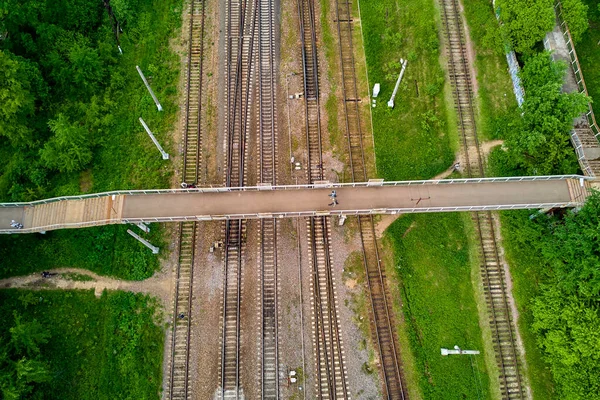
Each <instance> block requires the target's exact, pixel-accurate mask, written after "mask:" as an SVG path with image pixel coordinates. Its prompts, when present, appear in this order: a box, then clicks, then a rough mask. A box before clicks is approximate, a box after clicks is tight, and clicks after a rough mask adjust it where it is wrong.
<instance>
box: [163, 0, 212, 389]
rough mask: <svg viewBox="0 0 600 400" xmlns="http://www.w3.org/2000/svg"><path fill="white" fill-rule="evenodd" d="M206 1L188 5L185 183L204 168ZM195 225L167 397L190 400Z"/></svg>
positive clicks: (190, 227) (185, 256)
mask: <svg viewBox="0 0 600 400" xmlns="http://www.w3.org/2000/svg"><path fill="white" fill-rule="evenodd" d="M204 18H205V11H204V1H202V0H192V1H191V2H190V4H189V28H188V29H189V38H188V61H187V71H186V80H187V86H186V114H185V128H184V137H183V144H184V149H183V174H182V175H183V176H182V179H183V181H184V182H194V183H195V182H198V178H199V171H200V165H201V162H202V160H201V146H202V129H201V123H200V121H201V105H202V56H203V40H204ZM195 246H196V223H194V222H183V223H181V224H179V256H178V265H177V282H176V285H175V300H174V307H173V332H172V337H171V364H170V375H169V385H168V389H167V397H168V398H169V399H185V400H187V399H188V398H190V389H189V382H188V380H189V359H190V328H191V323H192V321H191V318H192V313H191V311H192V283H193V269H194V249H195Z"/></svg>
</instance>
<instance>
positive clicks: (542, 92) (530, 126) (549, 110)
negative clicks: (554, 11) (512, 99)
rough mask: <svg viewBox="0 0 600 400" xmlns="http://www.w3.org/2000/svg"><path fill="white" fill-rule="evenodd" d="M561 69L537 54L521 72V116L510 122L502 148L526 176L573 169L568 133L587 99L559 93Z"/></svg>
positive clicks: (572, 154)
mask: <svg viewBox="0 0 600 400" xmlns="http://www.w3.org/2000/svg"><path fill="white" fill-rule="evenodd" d="M565 68H566V66H565V65H564V64H559V63H555V62H554V61H552V59H551V57H550V54H549V53H540V54H538V55H535V56H532V57H529V58H528V59H527V60H526V61H525V65H524V67H523V70H522V72H521V79H522V82H523V86H524V87H525V93H526V97H525V101H524V103H523V106H522V111H523V116H522V118H521V119H519V120H517V121H515V122H513V124H514V126H513V127H512V129H511V130H510V131H509V132H508V136H507V138H506V143H505V145H506V147H507V148H508V151H509V153H510V155H511V158H512V159H513V160H515V162H516V163H517V164H518V165H520V166H521V167H523V168H524V169H525V170H526V172H527V173H530V174H537V175H547V174H553V173H564V172H571V171H573V170H574V169H576V168H577V164H576V159H575V157H574V153H573V149H572V147H571V145H570V143H569V132H570V130H571V128H572V124H573V120H574V118H575V117H577V116H579V115H580V114H581V113H582V112H584V111H585V109H586V107H587V103H588V100H589V99H588V98H587V97H586V96H585V95H583V94H580V93H570V94H568V93H561V91H560V89H561V87H562V83H563V81H562V79H563V76H564V72H565ZM573 172H574V171H573Z"/></svg>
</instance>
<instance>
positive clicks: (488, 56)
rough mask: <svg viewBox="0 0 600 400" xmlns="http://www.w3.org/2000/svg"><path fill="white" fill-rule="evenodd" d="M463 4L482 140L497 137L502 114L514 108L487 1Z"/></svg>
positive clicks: (509, 80)
mask: <svg viewBox="0 0 600 400" xmlns="http://www.w3.org/2000/svg"><path fill="white" fill-rule="evenodd" d="M463 5H464V15H465V18H466V20H467V24H468V26H469V34H470V37H471V40H472V43H473V46H474V49H475V70H476V74H477V76H476V78H477V85H478V91H477V99H476V101H477V114H478V121H477V127H478V136H479V137H480V140H482V141H483V140H490V139H498V138H499V137H498V135H499V132H500V131H501V129H502V127H501V125H502V123H503V117H504V116H505V115H506V114H507V113H509V112H513V110H514V109H515V108H516V107H517V101H516V99H515V95H514V93H513V89H512V81H511V79H510V75H509V74H508V72H507V70H508V65H507V64H506V58H505V56H504V54H502V49H498V46H497V42H496V40H495V38H494V37H495V36H497V35H499V25H498V22H497V20H496V17H495V16H494V13H493V9H492V5H491V3H490V2H489V1H487V0H469V1H463Z"/></svg>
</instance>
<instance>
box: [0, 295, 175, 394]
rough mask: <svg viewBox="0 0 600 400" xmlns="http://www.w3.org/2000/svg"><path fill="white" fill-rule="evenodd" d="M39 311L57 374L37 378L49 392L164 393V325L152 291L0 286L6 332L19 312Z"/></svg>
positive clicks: (2, 333) (46, 352)
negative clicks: (148, 294)
mask: <svg viewBox="0 0 600 400" xmlns="http://www.w3.org/2000/svg"><path fill="white" fill-rule="evenodd" d="M13 313H16V314H18V315H20V316H21V317H22V320H23V321H25V322H30V321H32V320H33V319H36V320H37V321H38V322H39V323H41V325H42V326H43V328H44V330H45V331H47V332H48V333H49V334H50V339H49V341H48V342H47V343H46V344H42V345H41V346H40V352H41V356H42V359H43V360H44V361H46V362H48V363H49V365H50V375H51V379H50V381H49V382H46V383H39V384H37V391H38V393H37V395H40V394H42V393H43V396H40V397H36V396H34V397H32V398H42V397H43V398H45V399H61V400H66V399H78V400H79V399H94V400H95V399H158V398H159V392H160V385H161V374H162V370H161V366H162V353H163V346H162V345H163V339H164V333H163V330H162V328H161V327H159V326H158V325H156V322H157V321H156V320H157V315H158V314H157V306H156V303H155V301H154V300H152V299H151V298H149V297H146V296H142V295H137V294H132V293H124V292H104V294H103V295H102V297H101V298H99V299H98V298H96V297H95V296H94V293H93V291H87V292H83V291H68V292H52V291H42V292H31V291H25V290H12V289H11V290H2V291H0V338H1V339H2V343H7V342H8V340H9V338H10V332H9V328H10V327H12V326H14V314H13Z"/></svg>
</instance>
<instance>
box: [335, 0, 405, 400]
mask: <svg viewBox="0 0 600 400" xmlns="http://www.w3.org/2000/svg"><path fill="white" fill-rule="evenodd" d="M335 19H336V25H337V33H338V38H339V41H338V45H339V46H338V49H339V57H340V67H341V68H340V69H341V76H342V91H343V99H344V101H343V103H344V116H345V119H344V120H345V129H346V138H347V140H348V153H349V162H350V171H351V173H352V180H353V181H354V182H357V181H358V182H365V181H367V180H368V178H369V177H368V171H367V165H366V162H365V150H364V145H363V141H364V135H363V129H362V125H361V118H360V112H361V111H360V106H359V105H360V95H359V91H358V86H357V79H356V66H355V60H354V48H353V39H352V35H353V27H352V24H353V18H352V2H351V0H336V18H335ZM342 201H343V200H342ZM358 223H359V229H360V235H361V244H362V253H363V263H364V267H365V273H366V276H367V285H368V290H369V296H370V299H371V321H372V326H373V327H374V329H373V335H374V338H373V341H374V343H375V346H376V349H377V351H378V353H379V358H380V365H381V375H382V378H383V379H382V381H383V383H384V385H383V393H382V394H383V396H384V398H386V399H405V398H407V394H406V392H405V389H404V385H403V377H402V371H401V367H400V362H399V355H398V351H397V348H398V346H397V339H396V337H395V334H394V332H395V329H394V326H395V324H394V319H393V311H392V309H391V303H390V302H389V301H388V293H387V286H386V281H385V274H384V271H383V269H382V265H381V261H380V257H379V248H378V245H377V239H376V235H375V225H374V221H373V217H372V216H370V215H361V216H359V217H358Z"/></svg>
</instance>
